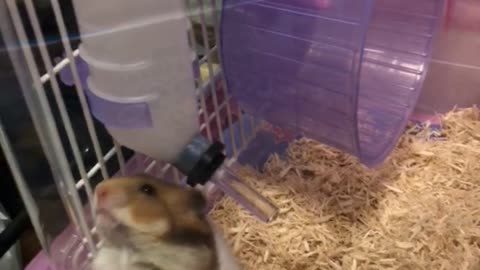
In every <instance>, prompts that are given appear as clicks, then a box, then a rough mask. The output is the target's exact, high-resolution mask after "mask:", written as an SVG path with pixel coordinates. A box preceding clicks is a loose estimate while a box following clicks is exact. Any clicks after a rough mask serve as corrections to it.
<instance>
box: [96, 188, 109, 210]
mask: <svg viewBox="0 0 480 270" xmlns="http://www.w3.org/2000/svg"><path fill="white" fill-rule="evenodd" d="M109 193H110V192H109V191H108V189H107V188H106V187H105V186H98V187H97V189H96V191H95V196H96V197H97V203H98V206H100V207H103V206H104V204H105V201H106V200H107V198H108V194H109Z"/></svg>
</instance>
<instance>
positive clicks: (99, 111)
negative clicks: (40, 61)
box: [60, 57, 152, 129]
mask: <svg viewBox="0 0 480 270" xmlns="http://www.w3.org/2000/svg"><path fill="white" fill-rule="evenodd" d="M75 64H76V67H77V70H78V73H79V76H80V81H81V83H82V87H83V89H84V91H85V96H86V97H87V100H88V105H89V108H90V111H91V113H92V115H93V116H94V117H95V118H96V119H97V120H99V121H101V122H102V123H103V124H104V125H105V126H106V127H109V128H127V129H128V128H150V127H152V116H151V114H150V108H149V105H148V103H145V102H128V103H127V102H125V103H123V102H116V101H112V100H108V99H105V98H102V97H99V96H98V95H95V93H93V92H92V91H91V90H90V88H89V86H88V83H87V80H88V77H89V70H88V64H87V63H86V62H85V60H83V59H82V58H81V57H77V58H76V63H75ZM60 79H61V80H62V82H63V83H65V84H66V85H70V86H72V85H74V80H73V75H72V72H71V70H70V69H69V68H65V69H63V70H62V71H60Z"/></svg>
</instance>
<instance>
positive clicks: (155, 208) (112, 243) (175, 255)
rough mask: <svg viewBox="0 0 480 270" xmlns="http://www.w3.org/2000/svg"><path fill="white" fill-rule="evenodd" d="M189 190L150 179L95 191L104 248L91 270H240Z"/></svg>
mask: <svg viewBox="0 0 480 270" xmlns="http://www.w3.org/2000/svg"><path fill="white" fill-rule="evenodd" d="M205 206H206V201H205V198H204V197H203V195H202V194H201V193H200V192H199V191H197V190H194V189H187V188H183V187H180V186H176V185H173V184H168V183H164V182H161V181H159V180H158V179H155V178H152V177H149V176H133V177H123V178H114V179H110V180H106V181H104V182H102V183H100V184H99V185H98V186H97V187H96V189H95V210H96V226H97V230H98V232H99V235H100V236H101V239H102V240H103V246H102V247H101V248H100V250H99V251H98V253H97V255H96V256H95V258H94V260H93V270H110V269H111V270H127V269H128V270H132V269H133V270H239V269H240V268H239V266H238V264H237V263H236V261H235V259H234V257H233V255H232V254H231V253H230V250H229V249H228V247H227V245H226V244H225V242H224V240H223V239H222V237H221V235H220V234H219V233H218V232H217V231H216V230H215V229H214V228H213V226H212V225H211V223H210V222H209V221H208V219H207V217H206V213H205V209H204V208H205Z"/></svg>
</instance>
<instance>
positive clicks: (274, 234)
mask: <svg viewBox="0 0 480 270" xmlns="http://www.w3.org/2000/svg"><path fill="white" fill-rule="evenodd" d="M428 130H429V129H428V128H427V129H422V130H419V129H418V128H415V127H412V128H409V129H408V130H407V131H406V132H405V134H404V135H403V137H402V138H401V139H400V141H399V143H398V146H397V148H396V149H395V150H394V152H393V153H392V154H391V156H390V157H389V159H388V160H387V161H386V162H385V163H384V164H382V165H381V166H379V167H378V168H375V169H367V168H365V167H364V166H363V165H361V164H360V163H359V162H358V161H357V159H356V158H354V157H351V156H349V155H348V154H345V153H342V152H339V151H337V150H335V149H332V148H330V147H328V146H325V145H322V144H318V143H317V142H315V141H312V140H308V139H301V140H298V141H295V142H293V143H292V144H291V145H290V147H289V149H288V151H287V154H286V156H287V157H286V158H283V159H281V158H280V157H278V156H276V155H273V156H271V157H270V159H269V161H268V162H267V164H266V166H265V170H264V172H263V173H259V172H258V171H256V170H253V169H249V168H245V169H244V170H243V171H242V172H241V173H242V175H243V176H244V178H245V179H246V181H247V182H248V183H249V184H251V185H252V186H253V187H254V188H256V189H257V190H258V191H260V192H261V193H262V194H263V195H265V196H266V197H268V198H269V199H270V200H272V201H273V202H274V203H275V204H277V206H278V207H280V214H279V215H278V217H277V219H276V220H274V221H273V222H271V223H269V224H264V223H262V222H260V221H258V220H257V219H256V218H254V217H252V216H250V215H249V214H248V213H247V212H245V211H244V210H243V209H241V208H240V207H239V206H238V205H237V204H236V203H235V202H233V201H232V200H231V199H229V198H225V199H223V200H222V201H220V202H219V203H218V204H217V205H216V206H215V208H214V210H213V211H212V212H211V217H212V219H213V220H214V221H215V222H216V223H217V224H218V225H219V226H220V227H221V228H223V230H224V231H225V234H226V237H227V238H228V240H229V241H230V242H231V244H232V246H233V249H234V252H235V253H236V254H237V256H238V258H239V260H240V262H241V263H242V264H243V265H244V266H245V270H280V269H288V270H313V269H335V270H337V269H348V270H355V269H429V270H430V269H446V270H454V269H468V270H470V269H472V270H480V111H479V110H478V109H477V108H469V109H465V110H456V111H453V112H450V113H448V114H446V115H445V116H444V117H443V122H442V132H443V133H444V134H442V139H441V140H438V139H432V136H431V135H432V134H431V132H430V131H428Z"/></svg>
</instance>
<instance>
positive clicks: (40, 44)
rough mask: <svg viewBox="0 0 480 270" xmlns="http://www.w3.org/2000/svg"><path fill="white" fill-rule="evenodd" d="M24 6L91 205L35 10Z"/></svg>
mask: <svg viewBox="0 0 480 270" xmlns="http://www.w3.org/2000/svg"><path fill="white" fill-rule="evenodd" d="M25 4H26V8H27V13H28V16H29V18H30V21H31V25H32V28H33V32H34V35H35V38H36V39H37V43H38V47H39V49H40V54H41V57H42V60H43V63H44V64H45V67H46V69H47V74H48V75H49V76H50V78H51V85H52V90H53V93H54V95H55V100H56V101H57V105H58V109H59V112H60V117H61V118H62V122H63V124H64V125H65V131H66V132H67V138H68V141H69V143H70V146H71V148H72V152H73V156H74V159H75V163H76V164H77V167H78V171H79V173H80V176H81V177H82V178H83V179H85V180H86V181H85V191H86V193H87V198H88V201H89V203H90V205H93V193H92V186H91V184H90V181H89V179H88V177H87V172H86V169H85V164H84V163H83V160H82V155H81V154H80V148H79V147H78V143H77V140H76V138H75V132H74V131H73V127H72V122H71V121H70V117H69V116H68V113H67V109H66V107H65V102H64V101H63V96H62V93H61V90H60V86H59V84H58V81H57V77H56V76H55V75H54V72H53V66H52V61H51V60H50V56H49V53H48V50H47V47H46V43H45V38H44V37H43V34H42V30H41V29H40V22H39V21H38V17H37V14H36V12H35V8H34V6H33V3H32V0H25ZM90 210H91V212H92V214H93V209H92V208H91V207H90Z"/></svg>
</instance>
